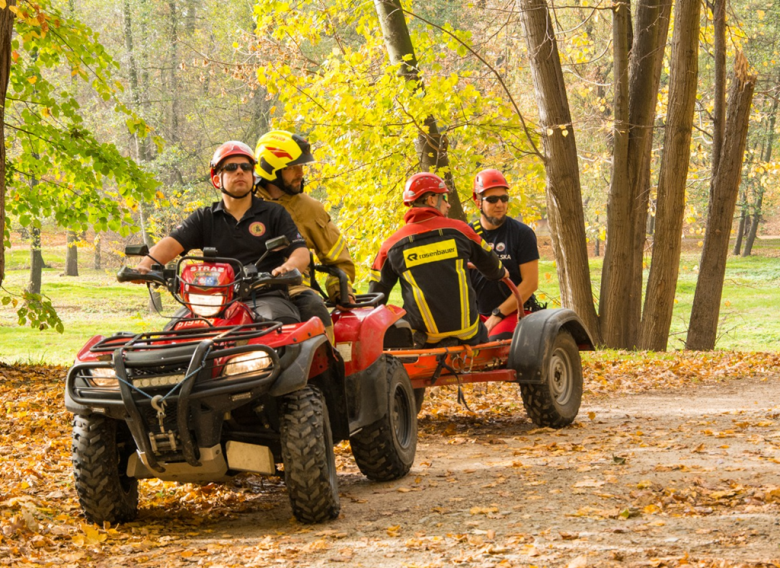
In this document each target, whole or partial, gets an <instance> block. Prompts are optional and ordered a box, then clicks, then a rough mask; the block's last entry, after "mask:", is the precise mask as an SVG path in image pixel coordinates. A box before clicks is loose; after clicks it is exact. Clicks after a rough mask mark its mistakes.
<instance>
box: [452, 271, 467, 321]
mask: <svg viewBox="0 0 780 568" xmlns="http://www.w3.org/2000/svg"><path fill="white" fill-rule="evenodd" d="M465 264H466V261H465V260H456V261H455V271H456V272H457V273H458V295H459V296H460V327H461V329H466V328H467V327H469V288H468V281H467V280H466V271H465V270H464V269H463V266H464V265H465Z"/></svg>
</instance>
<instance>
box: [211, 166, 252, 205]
mask: <svg viewBox="0 0 780 568" xmlns="http://www.w3.org/2000/svg"><path fill="white" fill-rule="evenodd" d="M222 176H223V174H222V172H220V173H219V190H220V191H221V192H222V193H224V194H225V195H229V196H230V197H232V198H233V199H244V198H245V197H246V196H247V195H252V192H253V191H254V189H255V188H254V185H253V186H252V188H251V189H250V190H249V191H247V192H246V193H245V194H244V195H235V194H233V193H230V192H229V191H228V190H227V189H225V182H224V181H223V179H222Z"/></svg>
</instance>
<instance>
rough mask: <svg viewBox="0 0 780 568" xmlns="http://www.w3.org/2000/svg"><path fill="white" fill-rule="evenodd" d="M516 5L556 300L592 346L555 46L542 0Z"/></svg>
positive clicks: (580, 223)
mask: <svg viewBox="0 0 780 568" xmlns="http://www.w3.org/2000/svg"><path fill="white" fill-rule="evenodd" d="M517 6H518V8H519V10H520V19H521V21H522V24H523V28H524V30H525V36H526V41H527V42H528V53H529V58H530V65H531V76H532V78H533V85H534V95H535V98H536V104H537V106H538V108H539V122H540V128H541V131H542V132H541V137H542V145H543V152H544V168H545V173H546V175H547V180H546V181H547V212H548V216H549V219H550V232H551V233H552V242H553V250H554V251H555V260H556V265H557V269H558V280H559V282H560V286H561V300H562V303H563V305H564V307H568V308H573V309H574V310H575V311H576V312H577V314H578V315H579V316H580V317H581V318H582V320H583V322H584V323H585V326H586V327H587V328H588V331H589V332H590V333H591V336H592V337H593V339H594V340H595V341H596V343H601V335H600V332H599V321H598V316H597V315H596V309H595V307H594V306H593V291H592V288H591V285H590V271H589V268H588V250H587V246H586V242H587V240H586V238H585V215H584V213H583V210H582V188H581V186H580V173H579V164H578V162H577V144H576V142H575V140H574V129H573V128H572V124H571V113H570V112H569V101H568V98H567V95H566V85H565V83H564V81H563V71H562V69H561V60H560V56H559V55H558V45H557V42H556V39H555V35H554V33H553V26H552V21H551V20H550V14H549V11H548V7H547V2H546V0H517Z"/></svg>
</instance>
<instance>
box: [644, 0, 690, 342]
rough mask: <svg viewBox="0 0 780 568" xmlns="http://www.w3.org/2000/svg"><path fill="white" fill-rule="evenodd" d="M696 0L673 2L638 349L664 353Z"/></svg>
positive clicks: (676, 251)
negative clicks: (666, 105) (662, 128)
mask: <svg viewBox="0 0 780 568" xmlns="http://www.w3.org/2000/svg"><path fill="white" fill-rule="evenodd" d="M700 7H701V3H700V1H699V0H678V2H677V4H676V5H675V10H674V35H673V36H672V56H671V70H670V79H669V109H668V112H667V117H666V131H665V133H664V146H663V147H664V153H663V157H662V159H661V169H660V175H659V179H658V206H657V214H656V231H655V241H654V243H653V258H652V264H651V266H650V277H649V279H648V283H647V293H646V295H645V304H644V310H643V314H642V329H641V332H640V338H639V347H640V348H642V349H651V350H654V351H665V350H666V347H667V343H668V341H669V327H670V326H671V323H672V311H673V309H674V296H675V292H676V289H677V277H678V275H679V270H680V246H681V243H680V240H681V236H682V225H683V217H684V212H685V182H686V178H687V177H688V166H689V162H690V155H691V132H692V129H693V110H694V104H695V101H696V86H697V85H696V84H697V79H698V75H699V62H698V55H699V15H700Z"/></svg>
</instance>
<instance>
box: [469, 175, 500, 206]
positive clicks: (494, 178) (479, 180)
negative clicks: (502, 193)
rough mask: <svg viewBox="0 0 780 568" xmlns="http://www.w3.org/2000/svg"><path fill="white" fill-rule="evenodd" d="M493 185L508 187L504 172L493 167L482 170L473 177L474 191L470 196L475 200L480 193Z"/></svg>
mask: <svg viewBox="0 0 780 568" xmlns="http://www.w3.org/2000/svg"><path fill="white" fill-rule="evenodd" d="M494 187H503V188H506V189H509V184H508V183H507V182H506V178H505V177H504V174H502V173H501V172H499V171H498V170H494V169H493V168H490V169H487V170H482V171H481V172H479V173H478V174H477V177H475V178H474V191H473V192H472V194H471V197H472V199H474V201H476V200H477V197H479V196H480V195H482V193H484V192H485V191H487V190H488V189H492V188H494Z"/></svg>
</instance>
